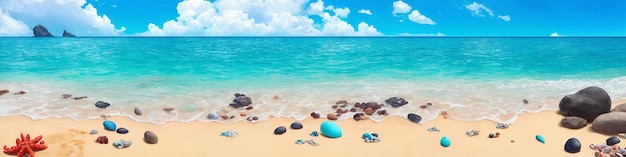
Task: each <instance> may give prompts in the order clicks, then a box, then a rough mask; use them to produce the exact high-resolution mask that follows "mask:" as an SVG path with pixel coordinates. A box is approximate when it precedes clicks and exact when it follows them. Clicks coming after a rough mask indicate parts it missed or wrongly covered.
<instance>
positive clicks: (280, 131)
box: [274, 126, 287, 135]
mask: <svg viewBox="0 0 626 157" xmlns="http://www.w3.org/2000/svg"><path fill="white" fill-rule="evenodd" d="M285 132H287V128H285V127H284V126H279V127H278V128H276V129H274V134H276V135H282V134H284V133H285Z"/></svg>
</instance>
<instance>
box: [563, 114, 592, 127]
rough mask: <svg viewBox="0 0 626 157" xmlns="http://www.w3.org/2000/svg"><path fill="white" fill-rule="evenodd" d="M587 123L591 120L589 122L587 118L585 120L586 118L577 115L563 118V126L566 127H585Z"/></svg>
mask: <svg viewBox="0 0 626 157" xmlns="http://www.w3.org/2000/svg"><path fill="white" fill-rule="evenodd" d="M587 123H589V122H587V120H585V119H584V118H580V117H576V116H570V117H565V118H563V119H561V126H563V127H565V128H570V129H580V128H583V127H585V126H587Z"/></svg>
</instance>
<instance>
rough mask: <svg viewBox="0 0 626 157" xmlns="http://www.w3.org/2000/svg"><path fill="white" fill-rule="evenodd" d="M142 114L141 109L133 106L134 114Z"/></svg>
mask: <svg viewBox="0 0 626 157" xmlns="http://www.w3.org/2000/svg"><path fill="white" fill-rule="evenodd" d="M142 114H143V112H141V110H140V109H139V108H137V107H135V115H138V116H141V115H142Z"/></svg>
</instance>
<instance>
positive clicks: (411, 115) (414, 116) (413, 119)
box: [407, 113, 422, 123]
mask: <svg viewBox="0 0 626 157" xmlns="http://www.w3.org/2000/svg"><path fill="white" fill-rule="evenodd" d="M407 118H408V119H409V121H411V122H413V123H419V122H420V121H422V117H421V116H419V115H417V114H415V113H409V115H407Z"/></svg>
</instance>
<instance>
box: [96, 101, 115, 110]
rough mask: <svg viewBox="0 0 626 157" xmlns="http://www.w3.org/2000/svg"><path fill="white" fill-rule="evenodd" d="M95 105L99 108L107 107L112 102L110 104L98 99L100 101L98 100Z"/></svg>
mask: <svg viewBox="0 0 626 157" xmlns="http://www.w3.org/2000/svg"><path fill="white" fill-rule="evenodd" d="M95 105H96V107H98V108H107V107H109V106H111V104H109V103H108V102H104V101H98V102H96V104H95Z"/></svg>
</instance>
